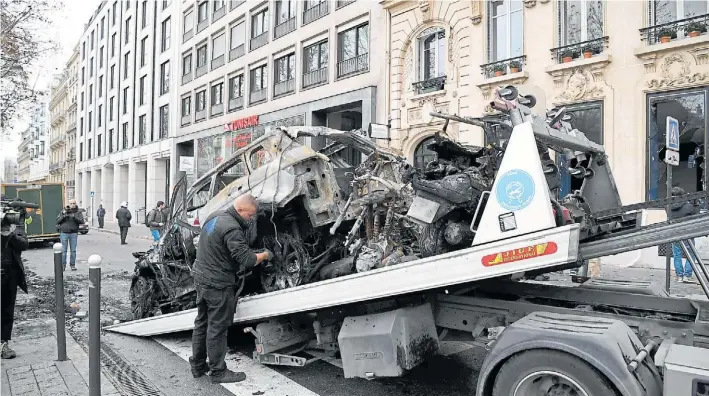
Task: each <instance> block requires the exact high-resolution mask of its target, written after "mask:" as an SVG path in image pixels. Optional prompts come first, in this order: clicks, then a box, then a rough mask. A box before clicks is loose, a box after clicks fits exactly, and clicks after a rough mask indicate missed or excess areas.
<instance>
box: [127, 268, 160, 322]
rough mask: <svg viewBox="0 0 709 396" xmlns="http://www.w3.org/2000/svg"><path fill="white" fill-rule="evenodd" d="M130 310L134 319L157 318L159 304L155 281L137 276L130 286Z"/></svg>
mask: <svg viewBox="0 0 709 396" xmlns="http://www.w3.org/2000/svg"><path fill="white" fill-rule="evenodd" d="M130 308H131V311H132V312H133V319H143V318H147V317H150V316H155V314H156V313H157V311H158V304H157V302H156V296H155V279H151V278H146V277H143V276H137V277H134V278H133V282H132V283H131V286H130Z"/></svg>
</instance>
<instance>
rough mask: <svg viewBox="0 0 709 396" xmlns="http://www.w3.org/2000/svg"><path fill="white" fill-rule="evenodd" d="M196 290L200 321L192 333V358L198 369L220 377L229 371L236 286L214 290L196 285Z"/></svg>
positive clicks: (195, 322)
mask: <svg viewBox="0 0 709 396" xmlns="http://www.w3.org/2000/svg"><path fill="white" fill-rule="evenodd" d="M195 288H196V290H197V318H195V320H194V331H193V332H192V359H190V363H191V364H192V367H193V368H195V369H203V368H205V367H206V360H207V357H209V370H210V371H211V375H212V376H217V377H218V376H220V375H221V374H222V373H223V372H224V370H225V369H226V363H225V362H224V356H226V348H227V344H226V338H227V337H226V336H227V329H228V328H229V326H231V324H232V323H233V322H234V311H235V310H236V300H237V297H236V287H235V286H230V287H226V288H223V289H215V288H212V287H209V286H206V285H201V284H199V283H197V282H195Z"/></svg>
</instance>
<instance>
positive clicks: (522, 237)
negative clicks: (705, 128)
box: [107, 87, 709, 396]
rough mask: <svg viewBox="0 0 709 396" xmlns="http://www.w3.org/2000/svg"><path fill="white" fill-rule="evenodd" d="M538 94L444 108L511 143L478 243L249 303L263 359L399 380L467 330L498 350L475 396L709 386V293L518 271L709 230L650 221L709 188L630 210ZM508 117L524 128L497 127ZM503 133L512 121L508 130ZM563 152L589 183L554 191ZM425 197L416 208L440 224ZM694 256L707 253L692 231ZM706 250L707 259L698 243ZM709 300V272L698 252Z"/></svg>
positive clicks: (246, 313) (189, 314) (238, 318)
mask: <svg viewBox="0 0 709 396" xmlns="http://www.w3.org/2000/svg"><path fill="white" fill-rule="evenodd" d="M536 102H537V100H536V98H535V97H534V96H532V95H526V96H525V95H520V94H519V93H518V91H517V89H516V88H514V87H506V88H500V89H498V90H497V91H496V97H495V100H494V101H493V102H492V103H491V107H492V108H493V109H495V110H497V111H498V112H499V114H500V115H501V116H498V117H489V118H486V117H481V118H472V117H460V116H451V115H445V114H439V113H431V115H432V116H434V117H440V118H444V119H446V123H445V126H444V128H445V127H446V126H447V125H448V121H450V120H453V121H457V122H462V123H468V124H472V125H476V126H479V127H481V128H483V130H484V131H485V133H486V137H487V138H488V142H499V143H489V144H491V145H493V146H495V148H496V149H497V150H498V151H499V161H500V162H499V167H498V168H497V172H496V177H495V179H494V184H493V185H492V188H491V189H490V190H489V191H486V192H485V193H484V194H483V197H482V198H481V199H480V201H479V203H478V206H477V210H476V211H475V215H474V217H473V221H472V222H471V223H470V225H469V230H470V232H472V233H473V234H474V239H473V243H472V247H469V248H466V249H463V250H457V251H452V252H448V253H444V254H441V255H436V256H432V257H426V258H421V259H418V260H414V261H410V262H405V263H401V264H398V265H395V266H389V267H384V268H379V269H374V270H371V271H367V272H360V273H355V274H351V275H347V276H342V277H339V278H334V279H329V280H324V281H321V282H317V283H312V284H307V285H301V286H298V287H293V288H288V289H284V290H279V291H274V292H270V293H264V294H258V295H254V296H249V297H246V298H244V299H242V300H240V302H239V304H238V306H237V310H236V315H235V317H234V322H235V323H238V324H242V325H245V326H250V327H246V328H245V331H246V332H249V333H251V334H253V335H254V337H255V339H256V341H255V343H256V348H255V351H254V354H253V357H254V359H256V360H257V361H259V362H261V363H263V364H272V365H288V366H304V365H306V364H308V363H309V362H311V361H312V359H309V358H307V357H303V353H305V354H308V355H309V356H313V358H319V359H322V360H325V361H327V362H330V363H333V364H335V365H338V366H339V367H341V368H342V369H343V371H344V376H345V377H346V378H355V377H359V378H369V379H375V378H381V377H395V376H401V375H404V374H405V373H407V372H408V371H409V370H411V369H413V368H414V367H416V366H417V365H419V364H420V363H421V362H423V361H424V360H425V359H427V358H429V357H430V356H432V355H434V354H436V353H437V352H438V351H439V347H440V346H441V342H442V341H445V340H447V339H453V338H456V337H457V338H458V339H460V337H465V339H468V340H472V341H473V344H474V345H478V346H482V347H484V348H485V349H486V351H487V355H486V357H485V360H484V362H483V364H482V367H481V369H480V371H479V374H478V379H477V391H476V395H477V396H488V395H491V396H509V395H514V396H524V395H569V396H570V395H588V396H590V395H623V396H640V395H665V396H675V395H687V396H690V395H691V396H695V395H707V394H709V352H708V351H707V349H708V348H709V301H707V300H704V299H699V298H697V299H687V298H673V297H670V296H669V295H668V294H667V293H666V291H665V290H663V289H658V288H657V287H656V286H655V285H654V284H653V283H650V282H636V281H628V280H612V279H590V280H588V281H586V282H585V283H583V284H581V285H579V286H576V287H562V286H555V285H541V284H536V283H527V282H520V281H519V279H520V278H521V277H522V276H523V275H526V276H529V275H533V274H535V273H548V272H552V271H559V270H564V269H571V268H578V267H579V266H581V265H582V264H583V263H585V262H587V260H589V259H593V258H600V257H603V256H609V255H614V254H619V253H623V252H628V251H632V250H637V249H643V248H648V247H652V246H657V245H661V244H666V243H669V242H675V241H686V240H689V239H691V238H694V237H699V236H704V235H708V234H709V216H708V215H706V214H698V215H694V216H689V217H684V218H681V219H674V220H668V221H665V222H661V223H655V224H652V225H643V224H641V223H642V221H641V218H642V217H641V216H640V213H641V212H640V211H641V210H643V209H648V208H663V207H666V206H667V205H670V204H672V203H675V202H679V201H684V200H688V199H702V198H705V197H706V195H707V194H705V193H703V192H700V193H693V194H688V195H685V196H681V197H671V198H666V199H663V200H658V201H651V202H645V203H640V204H633V205H628V206H622V204H621V201H620V197H619V194H618V191H617V188H616V185H615V182H614V180H613V175H612V172H611V169H610V165H609V163H608V161H607V157H606V154H605V150H604V148H603V146H601V145H598V144H595V143H593V142H591V141H589V140H588V139H587V138H586V136H585V135H584V134H583V133H581V132H579V131H578V130H575V129H573V128H572V127H571V124H570V123H569V122H567V121H568V117H567V115H566V113H565V110H564V109H563V108H561V109H554V110H552V111H551V112H549V113H547V114H545V115H543V116H539V115H535V114H534V113H532V111H531V108H533V107H534V106H535V105H536ZM499 126H505V127H507V129H508V130H509V131H511V133H509V134H508V136H496V135H495V134H497V133H498V132H499V128H497V127H499ZM503 129H504V128H503ZM550 149H551V150H553V151H555V152H558V153H563V154H564V156H565V157H566V158H568V159H571V160H570V161H569V162H568V167H569V169H568V170H569V173H570V174H571V176H572V177H574V178H576V179H577V180H578V181H580V187H579V188H578V189H577V190H575V191H574V193H573V194H571V195H570V196H568V197H566V198H565V199H564V200H563V202H561V203H560V202H557V201H556V200H555V199H554V198H553V197H552V195H551V193H550V188H551V186H550V183H553V177H552V175H554V174H555V173H556V172H558V168H556V166H557V165H555V161H553V160H552V159H551V158H550V157H549V151H550ZM439 209H441V208H439V206H438V204H437V203H436V202H434V201H432V200H430V199H427V198H426V196H425V194H417V196H416V197H415V199H414V202H413V204H412V205H411V207H410V208H409V211H408V214H407V216H409V217H410V218H413V219H415V220H417V221H419V222H423V223H431V222H433V221H435V219H436V216H437V213H438V211H439ZM680 244H681V246H682V249H683V251H684V253H685V256H686V257H699V255H698V254H696V253H697V251H696V248H695V247H694V245H693V244H692V243H691V242H680ZM690 253H694V255H692V254H690ZM690 262H691V264H692V266H693V267H694V270H695V273H696V274H697V278H698V280H699V282H700V285H701V286H702V289H703V290H704V292H705V294H707V296H709V285H708V283H707V282H708V279H709V277H708V276H707V269H706V267H705V266H704V264H703V263H702V261H701V259H698V258H697V259H690ZM195 315H196V310H194V309H192V310H187V311H181V312H176V313H171V314H167V315H160V316H156V317H150V318H146V319H141V320H136V321H133V322H128V323H123V324H119V325H114V326H109V327H107V329H108V330H110V331H116V332H121V333H125V334H132V335H137V336H150V335H156V334H164V333H170V332H176V331H183V330H189V329H191V328H192V326H193V323H194V318H195Z"/></svg>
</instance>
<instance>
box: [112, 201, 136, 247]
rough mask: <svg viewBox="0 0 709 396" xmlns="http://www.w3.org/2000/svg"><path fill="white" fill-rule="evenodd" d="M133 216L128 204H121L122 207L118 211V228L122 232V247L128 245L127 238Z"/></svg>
mask: <svg viewBox="0 0 709 396" xmlns="http://www.w3.org/2000/svg"><path fill="white" fill-rule="evenodd" d="M132 218H133V216H132V215H131V214H130V210H128V202H121V207H120V209H118V211H116V220H118V228H120V230H121V245H127V243H126V237H127V236H128V227H130V220H131V219H132Z"/></svg>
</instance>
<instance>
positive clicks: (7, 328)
mask: <svg viewBox="0 0 709 396" xmlns="http://www.w3.org/2000/svg"><path fill="white" fill-rule="evenodd" d="M1 235H2V237H1V238H0V244H1V245H2V252H1V254H0V261H2V275H0V276H1V277H2V286H1V287H0V293H1V294H2V295H1V296H0V305H1V306H2V314H1V317H0V327H2V334H1V335H2V337H0V338H2V350H1V351H0V355H1V356H2V358H3V359H12V358H14V357H15V356H16V354H15V351H13V350H12V349H11V348H10V345H9V342H10V338H11V336H12V325H13V323H14V321H15V301H16V299H17V288H18V287H19V288H20V289H22V291H24V292H25V293H27V280H26V278H25V267H24V265H23V264H22V251H24V250H27V248H28V247H29V241H28V240H27V236H26V235H25V227H24V224H21V225H15V224H12V225H11V224H2V233H1Z"/></svg>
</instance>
